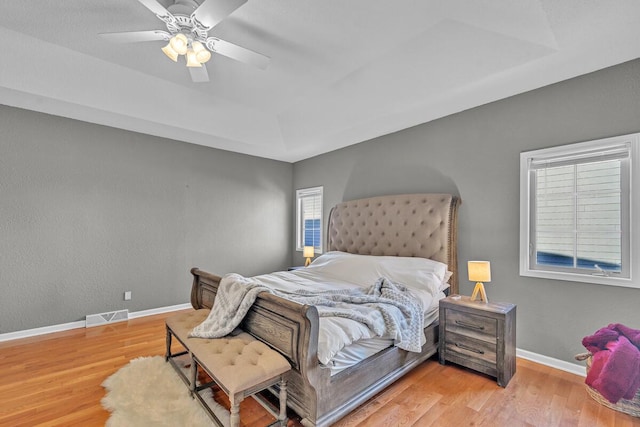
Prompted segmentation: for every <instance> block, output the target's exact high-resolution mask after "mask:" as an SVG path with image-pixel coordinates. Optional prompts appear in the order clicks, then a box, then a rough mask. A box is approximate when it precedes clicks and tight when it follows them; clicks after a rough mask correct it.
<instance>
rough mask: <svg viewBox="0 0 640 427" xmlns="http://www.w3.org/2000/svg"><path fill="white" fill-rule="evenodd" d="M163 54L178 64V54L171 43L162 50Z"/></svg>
mask: <svg viewBox="0 0 640 427" xmlns="http://www.w3.org/2000/svg"><path fill="white" fill-rule="evenodd" d="M162 52H164V54H165V55H167V57H168V58H169V59H170V60H172V61H173V62H178V52H176V51H175V50H173V48H172V47H171V43H167V45H166V46H165V47H163V48H162Z"/></svg>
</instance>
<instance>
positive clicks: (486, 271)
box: [467, 261, 491, 283]
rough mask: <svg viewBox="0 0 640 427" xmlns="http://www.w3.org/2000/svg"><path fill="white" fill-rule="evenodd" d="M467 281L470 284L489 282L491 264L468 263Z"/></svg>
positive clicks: (482, 262)
mask: <svg viewBox="0 0 640 427" xmlns="http://www.w3.org/2000/svg"><path fill="white" fill-rule="evenodd" d="M467 269H468V270H469V280H470V281H471V282H483V283H486V282H490V281H491V263H490V262H489V261H468V262H467Z"/></svg>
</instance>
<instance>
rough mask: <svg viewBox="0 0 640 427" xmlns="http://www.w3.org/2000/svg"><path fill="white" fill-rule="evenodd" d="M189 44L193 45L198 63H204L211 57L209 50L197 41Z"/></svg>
mask: <svg viewBox="0 0 640 427" xmlns="http://www.w3.org/2000/svg"><path fill="white" fill-rule="evenodd" d="M191 46H192V47H193V51H194V52H195V53H196V59H197V60H198V62H199V63H201V64H204V63H205V62H207V61H209V60H210V59H211V52H209V51H208V50H207V48H206V47H204V45H203V44H202V43H200V42H199V41H194V42H193V43H192V44H191Z"/></svg>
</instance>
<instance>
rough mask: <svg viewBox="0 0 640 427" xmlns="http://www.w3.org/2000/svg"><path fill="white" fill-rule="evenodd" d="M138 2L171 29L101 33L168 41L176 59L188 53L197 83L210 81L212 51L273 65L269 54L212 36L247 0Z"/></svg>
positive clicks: (107, 36)
mask: <svg viewBox="0 0 640 427" xmlns="http://www.w3.org/2000/svg"><path fill="white" fill-rule="evenodd" d="M138 1H139V2H140V3H142V4H143V5H144V6H145V7H146V8H147V9H149V10H150V11H151V12H153V13H155V15H156V16H157V17H158V19H160V20H161V21H163V22H164V23H165V24H166V26H167V30H168V31H163V30H148V31H130V32H124V33H102V34H100V36H101V37H103V38H104V39H106V40H109V41H112V42H116V43H135V42H146V41H155V40H164V41H167V42H169V43H168V44H167V45H166V46H165V47H163V48H162V51H163V52H164V53H165V54H166V55H167V56H168V57H169V58H170V59H172V60H173V61H176V62H177V60H178V58H179V56H180V55H184V56H185V59H186V61H187V68H188V69H189V73H190V74H191V80H193V81H194V82H196V83H199V82H208V81H209V74H208V72H207V68H206V66H205V63H206V62H207V61H208V60H209V58H211V52H213V53H218V54H220V55H224V56H226V57H228V58H231V59H235V60H236V61H240V62H244V63H247V64H251V65H254V66H256V67H258V68H261V69H265V68H267V66H268V65H269V61H270V59H269V57H267V56H264V55H262V54H260V53H257V52H254V51H252V50H249V49H246V48H244V47H241V46H238V45H236V44H233V43H230V42H228V41H225V40H221V39H219V38H217V37H210V36H209V30H211V29H212V28H213V27H215V26H216V25H217V24H219V23H220V22H221V21H222V20H223V19H225V18H226V17H227V16H229V15H230V14H231V13H232V12H233V11H234V10H236V9H237V8H239V7H240V6H242V5H243V4H245V3H246V2H247V0H204V1H201V0H175V3H174V4H172V5H169V6H168V7H166V8H165V7H164V6H163V5H162V4H160V3H159V2H158V1H157V0H138Z"/></svg>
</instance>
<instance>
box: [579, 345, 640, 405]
mask: <svg viewBox="0 0 640 427" xmlns="http://www.w3.org/2000/svg"><path fill="white" fill-rule="evenodd" d="M576 360H586V361H587V374H588V373H589V368H591V353H583V354H578V355H576ZM584 386H585V387H586V389H587V393H589V396H591V397H592V398H593V400H595V401H596V402H598V403H600V404H602V405H604V406H606V407H607V408H611V409H615V410H616V411H619V412H624V413H625V414H629V415H632V416H634V417H640V390H638V391H637V392H636V396H635V397H634V398H633V399H632V400H627V399H620V400H618V402H616V403H611V402H609V401H608V400H607V399H605V398H604V397H602V395H601V394H600V393H598V391H597V390H595V389H593V388H591V387H589V386H588V385H587V384H585V385H584Z"/></svg>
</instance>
